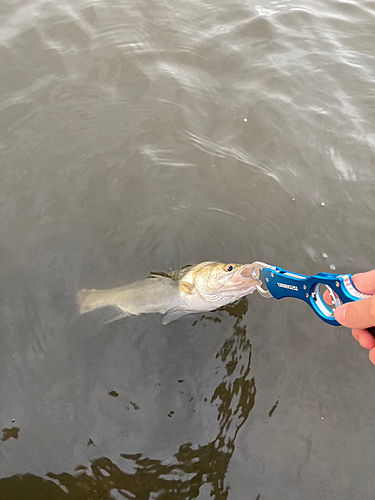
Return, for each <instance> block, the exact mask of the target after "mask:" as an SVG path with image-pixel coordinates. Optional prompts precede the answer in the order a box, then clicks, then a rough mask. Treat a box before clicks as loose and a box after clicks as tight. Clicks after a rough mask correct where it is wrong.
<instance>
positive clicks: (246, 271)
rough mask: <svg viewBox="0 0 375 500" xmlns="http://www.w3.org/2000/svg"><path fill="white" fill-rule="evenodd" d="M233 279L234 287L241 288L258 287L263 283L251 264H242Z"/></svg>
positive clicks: (235, 288)
mask: <svg viewBox="0 0 375 500" xmlns="http://www.w3.org/2000/svg"><path fill="white" fill-rule="evenodd" d="M231 281H232V283H233V289H234V290H239V289H240V288H241V289H242V288H243V289H248V288H252V287H254V288H255V287H256V285H261V284H262V282H261V280H259V279H258V278H257V277H256V275H254V272H253V268H252V265H251V264H245V265H243V266H241V267H240V268H239V269H238V270H237V271H236V272H235V273H234V274H233V276H232V278H231Z"/></svg>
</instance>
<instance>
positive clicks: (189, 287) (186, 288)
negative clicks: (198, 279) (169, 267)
mask: <svg viewBox="0 0 375 500" xmlns="http://www.w3.org/2000/svg"><path fill="white" fill-rule="evenodd" d="M194 288H195V285H193V284H192V283H188V282H187V281H180V284H179V289H180V292H184V293H187V294H188V295H191V294H192V293H193V290H194Z"/></svg>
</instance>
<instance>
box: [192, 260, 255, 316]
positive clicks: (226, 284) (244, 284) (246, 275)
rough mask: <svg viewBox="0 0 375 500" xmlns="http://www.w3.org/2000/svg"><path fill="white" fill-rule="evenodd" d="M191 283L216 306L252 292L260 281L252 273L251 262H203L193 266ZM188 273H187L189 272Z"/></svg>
mask: <svg viewBox="0 0 375 500" xmlns="http://www.w3.org/2000/svg"><path fill="white" fill-rule="evenodd" d="M190 273H192V274H193V276H192V278H193V284H194V286H195V288H196V289H197V291H198V292H199V294H200V295H201V296H202V297H204V299H205V300H206V301H209V302H211V303H215V305H217V307H221V306H223V305H226V304H229V303H231V302H234V301H235V300H237V299H239V298H241V297H244V296H245V295H248V294H249V293H253V292H254V290H256V286H257V285H260V284H261V282H260V281H259V279H257V278H256V276H254V274H253V270H252V267H251V264H244V265H243V264H232V263H230V264H223V263H221V262H204V263H202V264H199V265H198V266H195V267H194V268H193V269H192V270H191V271H190ZM190 273H189V274H190Z"/></svg>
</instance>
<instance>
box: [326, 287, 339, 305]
mask: <svg viewBox="0 0 375 500" xmlns="http://www.w3.org/2000/svg"><path fill="white" fill-rule="evenodd" d="M333 293H334V295H335V297H338V295H337V293H335V292H333ZM323 300H324V302H325V303H326V304H329V305H331V304H332V299H331V295H330V293H329V291H328V290H326V291H325V292H324V293H323Z"/></svg>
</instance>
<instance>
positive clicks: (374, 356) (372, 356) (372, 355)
mask: <svg viewBox="0 0 375 500" xmlns="http://www.w3.org/2000/svg"><path fill="white" fill-rule="evenodd" d="M369 358H370V361H371V363H373V364H374V365H375V349H371V351H370V353H369Z"/></svg>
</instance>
